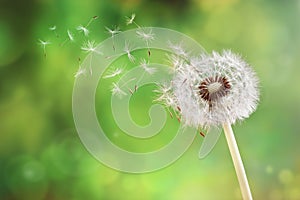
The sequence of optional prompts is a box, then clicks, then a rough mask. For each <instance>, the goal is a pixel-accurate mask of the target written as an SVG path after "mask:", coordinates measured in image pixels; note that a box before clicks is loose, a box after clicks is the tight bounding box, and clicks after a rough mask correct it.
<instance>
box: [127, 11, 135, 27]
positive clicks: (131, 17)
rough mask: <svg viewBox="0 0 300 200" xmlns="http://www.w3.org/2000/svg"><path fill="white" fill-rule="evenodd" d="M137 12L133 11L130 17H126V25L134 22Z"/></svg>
mask: <svg viewBox="0 0 300 200" xmlns="http://www.w3.org/2000/svg"><path fill="white" fill-rule="evenodd" d="M134 19H135V13H132V14H131V16H130V17H126V25H129V24H132V23H134Z"/></svg>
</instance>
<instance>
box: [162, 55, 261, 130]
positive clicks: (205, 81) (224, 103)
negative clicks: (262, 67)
mask: <svg viewBox="0 0 300 200" xmlns="http://www.w3.org/2000/svg"><path fill="white" fill-rule="evenodd" d="M173 61H174V60H173ZM180 63H181V64H180V65H178V58H177V59H176V63H174V65H173V66H175V67H176V66H177V68H176V69H175V70H174V77H173V80H172V85H171V91H172V92H173V94H174V95H173V98H174V100H173V102H176V103H177V105H176V106H174V105H172V107H173V109H176V107H179V108H180V114H181V117H182V121H183V123H184V124H186V125H191V126H194V127H205V126H210V125H221V124H223V123H224V122H229V123H231V124H233V123H235V122H236V121H237V120H243V119H245V118H247V117H249V115H250V114H251V113H252V112H253V111H254V110H255V109H256V106H257V102H258V100H259V91H258V79H257V77H256V75H255V72H254V71H253V70H252V68H251V67H250V65H249V64H247V63H246V62H245V61H244V60H243V59H242V58H241V57H240V56H238V55H236V54H234V53H232V52H231V51H230V50H226V51H223V52H222V54H219V53H217V52H213V53H212V54H211V55H208V54H203V55H201V56H199V57H194V58H189V59H188V60H186V58H185V60H184V61H182V62H180ZM168 92H169V91H168ZM168 96H172V95H168ZM158 100H165V97H164V95H161V97H159V98H158ZM164 104H165V105H166V104H167V103H166V102H164Z"/></svg>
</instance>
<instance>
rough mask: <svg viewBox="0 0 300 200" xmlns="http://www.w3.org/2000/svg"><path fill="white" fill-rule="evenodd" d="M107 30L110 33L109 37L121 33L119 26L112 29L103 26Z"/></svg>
mask: <svg viewBox="0 0 300 200" xmlns="http://www.w3.org/2000/svg"><path fill="white" fill-rule="evenodd" d="M105 28H106V30H107V32H108V33H109V34H110V35H111V37H114V36H115V35H116V34H118V33H121V31H120V28H119V27H117V26H116V27H115V28H114V29H110V28H108V27H105Z"/></svg>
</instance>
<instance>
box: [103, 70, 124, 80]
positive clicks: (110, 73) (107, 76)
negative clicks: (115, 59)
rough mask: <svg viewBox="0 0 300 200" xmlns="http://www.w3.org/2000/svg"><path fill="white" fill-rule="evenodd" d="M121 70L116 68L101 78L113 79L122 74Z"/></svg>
mask: <svg viewBox="0 0 300 200" xmlns="http://www.w3.org/2000/svg"><path fill="white" fill-rule="evenodd" d="M123 71H124V70H123V69H122V68H116V69H115V70H113V71H111V72H109V73H108V74H107V75H106V76H104V77H103V78H112V77H115V76H118V75H120V74H122V73H123Z"/></svg>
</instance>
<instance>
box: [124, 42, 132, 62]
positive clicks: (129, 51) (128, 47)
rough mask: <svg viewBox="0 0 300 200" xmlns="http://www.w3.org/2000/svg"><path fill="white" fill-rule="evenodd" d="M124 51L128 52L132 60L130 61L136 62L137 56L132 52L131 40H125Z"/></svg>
mask: <svg viewBox="0 0 300 200" xmlns="http://www.w3.org/2000/svg"><path fill="white" fill-rule="evenodd" d="M124 51H125V52H126V54H127V57H128V59H129V60H130V62H134V61H135V57H134V56H133V55H132V54H131V48H130V45H129V42H127V41H125V46H124Z"/></svg>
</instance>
